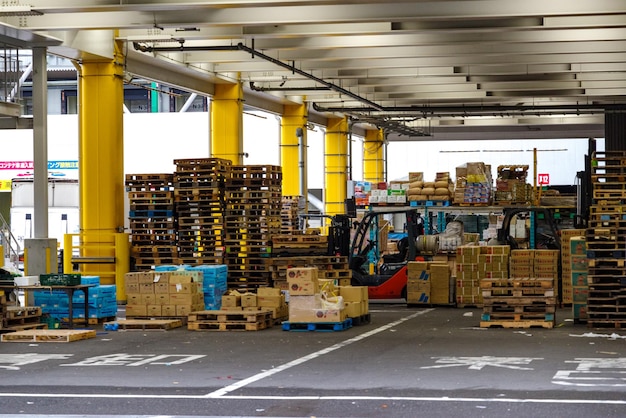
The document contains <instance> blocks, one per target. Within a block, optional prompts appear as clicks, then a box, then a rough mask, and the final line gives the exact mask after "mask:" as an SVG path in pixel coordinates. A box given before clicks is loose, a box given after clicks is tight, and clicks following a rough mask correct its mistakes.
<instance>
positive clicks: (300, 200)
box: [280, 196, 306, 234]
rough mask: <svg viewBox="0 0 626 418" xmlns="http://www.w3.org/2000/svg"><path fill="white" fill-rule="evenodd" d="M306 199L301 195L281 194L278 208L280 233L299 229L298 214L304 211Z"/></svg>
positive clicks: (288, 232)
mask: <svg viewBox="0 0 626 418" xmlns="http://www.w3.org/2000/svg"><path fill="white" fill-rule="evenodd" d="M305 205H306V199H304V197H302V196H283V197H282V206H281V210H280V217H281V221H282V224H281V228H280V232H281V233H282V234H293V233H297V232H299V231H301V228H300V223H299V219H298V215H299V214H300V213H304V207H305Z"/></svg>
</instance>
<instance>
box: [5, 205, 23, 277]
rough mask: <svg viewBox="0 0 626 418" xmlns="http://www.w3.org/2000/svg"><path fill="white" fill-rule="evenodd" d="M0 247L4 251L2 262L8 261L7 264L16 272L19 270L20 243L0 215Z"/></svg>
mask: <svg viewBox="0 0 626 418" xmlns="http://www.w3.org/2000/svg"><path fill="white" fill-rule="evenodd" d="M0 245H2V248H3V249H4V254H3V255H2V256H3V257H4V260H3V261H4V262H6V260H8V261H9V263H11V265H12V266H13V267H15V268H16V270H19V268H20V252H21V248H20V243H19V242H18V240H17V238H15V235H13V233H12V232H11V227H10V226H9V224H8V223H7V221H6V220H5V219H4V216H2V214H0Z"/></svg>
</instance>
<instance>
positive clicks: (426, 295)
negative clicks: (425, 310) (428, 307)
mask: <svg viewBox="0 0 626 418" xmlns="http://www.w3.org/2000/svg"><path fill="white" fill-rule="evenodd" d="M406 302H407V303H409V304H423V303H430V292H411V291H409V292H407V300H406Z"/></svg>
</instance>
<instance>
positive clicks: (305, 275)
mask: <svg viewBox="0 0 626 418" xmlns="http://www.w3.org/2000/svg"><path fill="white" fill-rule="evenodd" d="M318 273H319V271H318V268H317V267H293V268H288V269H287V281H291V279H308V280H313V279H317V278H318V277H319V276H318Z"/></svg>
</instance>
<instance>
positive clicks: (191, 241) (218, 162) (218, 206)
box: [174, 158, 231, 265]
mask: <svg viewBox="0 0 626 418" xmlns="http://www.w3.org/2000/svg"><path fill="white" fill-rule="evenodd" d="M174 164H175V165H176V171H175V173H174V201H175V204H176V213H177V216H178V248H179V259H180V262H181V263H183V264H192V265H193V264H222V263H223V257H224V236H223V234H224V209H225V203H224V185H225V181H226V176H227V168H228V167H229V166H230V164H231V162H230V160H225V159H221V158H200V159H179V160H174Z"/></svg>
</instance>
